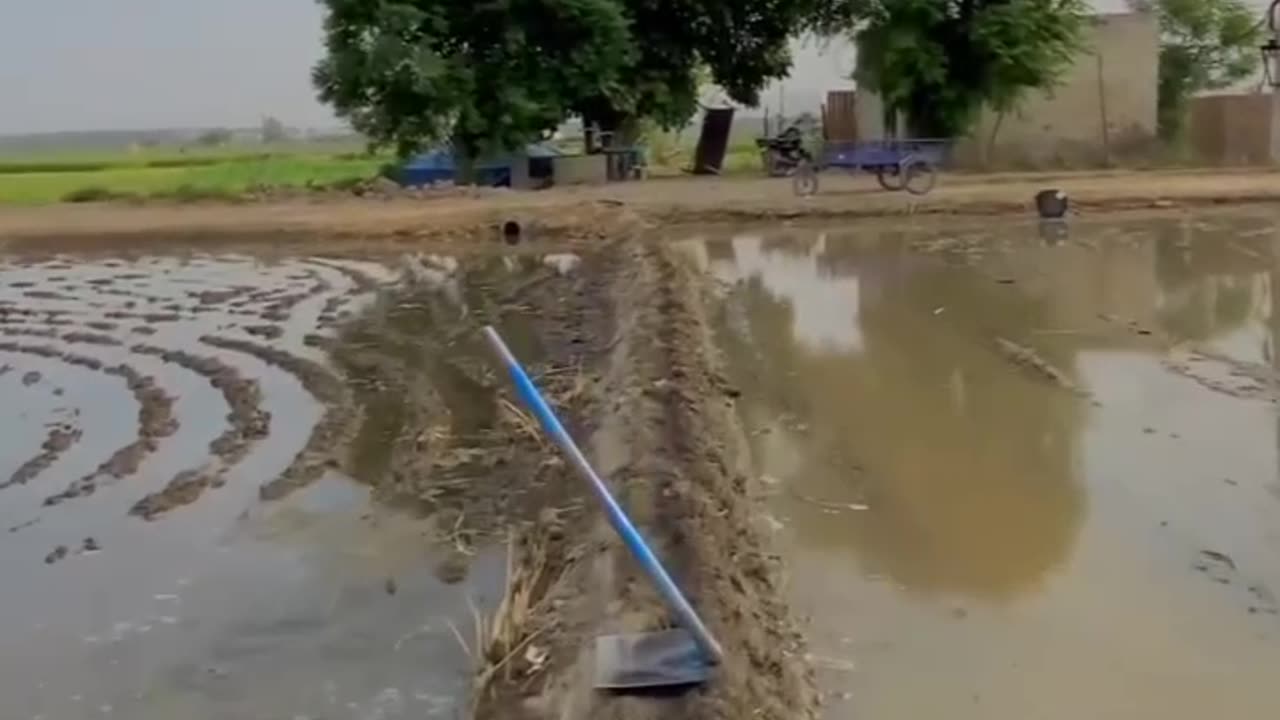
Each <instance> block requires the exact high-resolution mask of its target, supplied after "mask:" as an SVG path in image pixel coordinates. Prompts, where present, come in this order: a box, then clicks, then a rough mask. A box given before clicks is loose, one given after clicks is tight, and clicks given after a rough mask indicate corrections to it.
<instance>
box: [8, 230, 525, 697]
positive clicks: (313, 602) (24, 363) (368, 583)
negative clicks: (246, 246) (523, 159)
mask: <svg viewBox="0 0 1280 720" xmlns="http://www.w3.org/2000/svg"><path fill="white" fill-rule="evenodd" d="M398 275H399V269H398V268H389V267H386V266H383V265H379V264H375V263H362V262H354V261H346V260H335V259H321V258H295V259H288V260H275V261H270V262H267V261H263V260H259V259H256V258H253V257H248V256H239V255H217V256H211V255H198V254H197V255H186V256H143V257H128V258H82V257H70V256H68V257H48V258H35V259H32V258H8V259H2V260H0V343H6V344H5V345H3V346H0V568H2V569H3V571H4V581H3V582H0V697H2V698H4V708H5V709H4V711H3V712H0V715H3V717H5V718H10V717H12V718H16V719H20V720H24V719H26V718H45V719H48V720H52V719H54V718H57V719H59V720H61V719H67V720H76V719H78V718H105V717H127V718H137V719H139V720H146V719H149V718H157V719H158V718H164V719H165V720H168V719H169V718H174V717H183V718H192V719H201V718H209V719H213V718H296V717H311V718H320V717H324V718H359V719H364V718H370V719H371V718H378V719H380V720H390V719H393V718H408V717H414V718H421V717H450V716H453V715H454V714H455V713H456V712H457V710H458V707H459V706H460V704H461V703H463V702H465V700H466V697H465V696H466V691H467V689H468V687H469V683H470V661H469V659H468V658H467V656H466V654H465V653H464V651H463V649H462V648H461V646H460V645H459V643H458V641H457V637H456V635H455V633H454V631H453V630H452V629H451V627H452V626H457V627H460V628H462V631H463V633H464V634H469V630H470V627H471V623H472V618H473V607H480V608H487V607H491V606H492V605H493V604H494V603H495V602H496V599H497V598H496V595H497V594H498V592H499V591H500V590H501V584H502V575H503V572H504V565H505V557H504V556H503V553H502V552H501V551H499V552H496V553H494V552H487V551H484V550H477V551H474V555H473V556H472V557H471V558H470V568H469V573H468V581H467V583H465V584H445V583H444V582H442V581H441V580H439V579H437V577H436V576H435V574H434V573H433V568H434V567H435V565H436V564H437V563H438V561H439V559H440V558H439V555H440V553H439V552H438V551H437V550H435V549H433V544H432V542H431V541H430V538H429V537H428V536H430V535H431V533H432V531H431V529H430V528H429V527H426V526H424V524H423V523H422V522H421V521H420V520H417V519H414V518H411V517H409V516H406V515H403V514H400V513H397V512H393V511H391V510H388V509H386V508H385V507H383V506H381V505H380V504H378V503H375V502H373V501H372V500H371V498H370V497H369V494H368V491H367V489H366V488H365V486H363V485H361V484H358V483H356V482H354V481H353V480H352V479H350V478H348V477H345V476H343V475H341V474H340V473H338V472H336V471H333V470H329V471H327V472H326V473H325V474H324V475H323V477H322V478H321V479H320V480H319V481H318V482H315V483H312V484H310V485H309V486H308V487H305V488H304V489H303V490H301V491H299V492H297V493H294V494H292V495H290V496H289V497H287V498H286V499H284V500H282V501H280V502H275V503H266V504H263V503H260V502H259V501H258V494H259V488H260V487H261V486H262V485H263V484H264V483H266V482H268V481H270V480H272V479H273V478H275V477H277V476H279V475H280V474H281V473H282V472H285V471H286V469H287V468H289V467H291V464H292V463H294V462H295V458H296V457H298V456H299V453H300V452H302V451H303V450H304V449H306V448H307V447H308V445H309V443H310V442H311V435H312V431H313V428H315V427H316V426H317V424H318V423H320V422H321V419H322V418H323V417H325V416H326V413H327V412H328V411H330V410H332V408H330V407H327V406H326V402H325V401H322V400H323V399H322V398H320V397H317V396H316V395H315V394H313V392H312V391H311V389H310V388H309V386H308V384H307V382H306V379H305V378H304V377H302V376H300V375H297V374H295V373H294V370H293V369H291V367H289V366H288V365H285V364H282V363H280V362H278V361H276V360H278V356H268V355H266V354H263V353H261V352H249V351H242V350H240V349H237V348H240V347H244V346H242V345H235V344H234V343H235V342H240V343H244V342H251V343H254V344H255V347H261V348H266V349H268V350H271V351H275V352H280V353H287V355H286V356H285V357H288V358H293V359H296V360H297V361H299V362H312V363H314V364H315V367H318V368H319V370H317V372H321V373H323V372H325V371H330V372H334V373H336V372H337V371H336V369H335V368H334V367H333V365H332V364H331V363H330V362H329V360H328V358H327V356H326V355H325V353H324V352H323V351H322V350H321V349H320V347H321V346H323V345H324V342H325V338H326V337H327V338H329V339H332V338H334V337H335V335H334V328H335V326H336V324H337V323H338V322H339V321H340V320H342V319H343V318H344V317H347V316H349V314H351V313H355V312H358V311H359V310H360V309H361V308H362V307H365V306H366V304H368V303H369V302H371V301H372V300H373V299H374V295H375V292H376V290H378V288H379V287H381V286H383V285H385V284H387V283H389V282H392V281H395V280H396V278H397V277H398ZM422 330H423V331H429V328H422ZM210 336H213V337H214V338H215V339H221V340H227V341H232V344H227V343H218V344H214V343H210V342H207V341H206V340H207V338H209V337H210ZM317 339H319V342H317ZM144 345H145V346H147V347H146V348H144V347H141V346H144ZM148 348H149V349H148ZM166 351H181V352H183V353H186V354H187V355H185V356H183V357H177V356H172V355H171V356H165V355H163V353H165V352H166ZM273 357H275V358H276V360H272V358H273ZM269 360H270V361H271V362H269ZM117 367H125V368H127V370H116V368H117ZM131 378H132V379H131ZM55 435H57V437H55ZM129 448H132V451H133V452H131V453H126V454H125V455H121V452H122V451H123V450H125V449H129ZM126 456H127V457H126ZM113 457H118V458H123V459H122V460H121V461H120V462H119V463H112V464H111V465H110V466H109V467H108V466H107V465H105V464H104V461H106V460H108V459H109V458H113ZM24 469H25V470H24ZM183 473H189V474H194V475H205V476H208V477H213V478H215V479H216V481H214V482H210V483H208V484H207V485H205V486H203V488H202V491H201V492H198V493H196V495H195V496H194V497H184V498H180V499H179V500H177V501H176V502H174V503H173V504H172V505H169V506H165V507H164V508H162V509H161V510H160V511H159V512H157V514H156V515H155V516H154V517H153V519H152V520H151V521H145V520H143V519H141V518H139V517H134V516H131V515H130V511H131V508H135V507H136V504H137V503H138V502H139V501H140V500H142V499H143V498H144V497H148V496H150V495H152V494H155V493H159V492H160V491H162V490H164V489H165V488H166V487H168V486H170V484H171V483H172V482H173V481H174V480H175V478H179V477H182V476H183ZM72 490H74V492H71V491H72ZM175 497H177V495H175Z"/></svg>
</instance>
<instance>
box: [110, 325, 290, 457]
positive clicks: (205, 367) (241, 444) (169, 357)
mask: <svg viewBox="0 0 1280 720" xmlns="http://www.w3.org/2000/svg"><path fill="white" fill-rule="evenodd" d="M130 350H131V351H133V352H135V353H138V354H140V355H150V356H153V357H158V358H160V359H161V360H163V361H164V362H166V363H172V364H174V365H177V366H179V367H182V368H185V369H187V370H190V371H191V372H194V373H196V374H197V375H201V376H203V377H204V378H206V379H207V380H208V381H209V384H210V385H212V386H213V387H214V388H216V389H217V390H218V391H219V392H221V393H222V397H223V398H224V399H225V400H226V401H227V406H228V407H230V408H231V410H230V412H228V413H227V417H226V420H227V423H228V425H229V427H228V428H227V429H226V430H225V431H224V432H223V433H222V434H221V435H219V436H218V437H217V438H215V439H214V440H213V441H212V442H211V443H209V452H210V453H211V454H213V455H214V456H215V457H216V458H218V459H219V460H221V461H223V462H225V463H228V464H234V463H236V462H239V461H240V460H241V459H243V458H244V456H245V455H246V454H248V452H249V448H250V446H251V445H252V443H253V442H255V441H257V440H261V439H263V438H265V437H267V435H268V434H269V432H270V425H271V413H269V412H267V411H265V410H263V409H262V408H261V403H262V392H261V390H260V389H259V387H258V381H257V380H254V379H253V378H246V377H244V376H242V375H241V374H240V372H239V371H238V370H236V369H235V368H234V367H232V366H230V365H227V364H226V363H224V362H222V361H221V360H219V359H217V358H214V357H207V356H203V355H195V354H192V353H189V352H187V351H185V350H170V349H167V348H163V347H158V346H155V345H146V344H138V345H134V346H133V347H131V348H130Z"/></svg>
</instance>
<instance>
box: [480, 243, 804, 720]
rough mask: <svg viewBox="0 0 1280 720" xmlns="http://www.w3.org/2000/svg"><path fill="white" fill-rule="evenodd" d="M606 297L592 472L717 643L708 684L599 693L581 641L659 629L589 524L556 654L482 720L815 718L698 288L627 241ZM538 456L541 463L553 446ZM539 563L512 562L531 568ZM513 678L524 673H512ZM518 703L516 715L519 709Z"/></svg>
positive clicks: (493, 697)
mask: <svg viewBox="0 0 1280 720" xmlns="http://www.w3.org/2000/svg"><path fill="white" fill-rule="evenodd" d="M615 251H616V252H618V253H620V254H621V257H620V258H619V260H618V262H619V267H621V268H624V269H625V271H623V272H619V273H618V274H617V276H616V277H615V281H614V284H613V287H612V289H611V290H609V291H608V293H607V298H604V299H605V300H606V302H607V305H608V306H609V307H612V308H614V313H615V318H614V323H615V327H616V335H614V336H613V337H612V338H611V339H610V340H609V341H608V345H607V346H606V347H605V349H604V357H601V358H598V360H599V361H600V362H602V363H604V365H605V366H606V369H605V374H604V378H603V381H602V382H601V383H600V384H599V385H598V386H597V387H596V388H595V390H594V391H593V395H594V397H595V401H596V402H595V404H594V406H595V407H596V408H597V409H598V415H597V416H596V419H595V421H594V423H593V424H594V425H595V426H596V427H597V428H598V429H597V431H596V433H595V441H594V443H593V446H594V452H591V455H592V456H593V458H592V459H593V461H594V462H596V463H597V465H598V469H599V470H600V471H601V473H602V474H604V475H605V476H606V477H607V478H608V481H609V482H610V484H611V485H612V486H613V487H614V488H615V490H616V491H617V492H618V493H619V494H620V495H621V498H620V499H621V501H622V503H623V504H624V506H626V507H627V509H628V511H629V512H630V513H631V514H632V516H633V518H634V519H635V521H636V522H637V524H639V525H640V526H641V529H642V532H644V533H645V535H646V536H647V537H648V538H650V540H651V541H652V542H653V543H654V544H655V545H657V546H658V549H657V552H658V554H659V555H660V556H661V557H663V558H664V560H665V561H666V562H667V564H668V566H669V568H670V569H671V571H672V573H673V574H674V575H675V576H676V579H677V582H679V583H680V584H681V586H682V587H683V588H685V590H686V592H687V593H688V594H689V595H690V596H691V600H692V601H693V602H694V604H695V606H697V607H698V608H699V611H700V612H701V614H702V615H703V616H704V618H705V619H706V621H707V622H708V624H709V626H710V627H711V629H712V631H713V633H715V634H716V635H717V638H718V639H719V641H720V642H721V644H722V645H723V646H724V649H725V653H726V659H725V663H724V664H723V665H722V666H721V667H719V668H717V670H716V678H715V680H714V681H713V682H711V683H709V684H707V685H706V686H703V687H701V688H697V689H694V690H691V691H689V692H688V693H685V694H683V695H680V696H677V697H669V696H664V697H661V698H653V697H641V696H616V695H607V694H599V693H595V692H593V691H592V690H591V689H590V687H591V680H590V666H591V657H590V652H585V653H584V652H582V648H586V647H589V646H590V638H591V637H592V636H593V635H595V634H599V633H603V632H633V631H644V630H653V629H657V628H662V627H668V626H669V625H670V623H671V621H672V618H669V617H668V616H667V613H666V612H665V610H664V609H663V606H662V605H661V604H660V603H659V602H658V599H657V597H656V596H655V594H654V593H653V592H652V591H651V590H650V589H649V587H648V583H647V581H646V580H645V579H644V578H643V576H642V575H640V574H639V573H638V572H637V570H636V568H635V565H634V561H633V560H632V559H631V557H630V556H629V555H628V554H627V553H626V551H625V550H624V549H623V548H622V547H620V545H619V544H618V542H617V540H616V539H615V538H614V537H613V536H612V534H611V532H610V531H609V530H608V529H607V527H606V526H605V525H604V523H603V520H602V519H598V518H599V515H598V514H595V513H592V514H591V517H592V518H593V519H594V523H595V528H594V529H593V530H592V531H591V532H589V533H588V535H587V539H588V540H589V546H594V547H596V548H600V549H603V550H604V553H603V554H600V553H598V552H597V553H594V554H592V553H588V556H589V557H590V558H591V559H590V560H589V561H584V562H580V563H576V564H574V566H573V567H572V568H571V569H570V570H569V571H567V577H566V579H565V580H564V581H563V582H564V584H565V585H567V586H568V587H569V588H570V592H568V593H565V594H563V595H561V596H560V597H559V599H560V600H561V601H562V603H563V604H562V605H561V606H560V608H559V610H558V611H557V614H558V615H559V618H558V621H557V627H558V632H556V633H554V634H553V635H552V636H551V638H550V639H549V640H546V641H544V642H547V643H548V644H549V645H550V650H549V653H550V656H551V657H552V658H553V661H552V663H551V669H550V670H549V671H548V677H547V678H546V679H545V680H544V681H542V682H540V683H539V684H540V685H541V690H540V691H534V693H535V694H534V695H533V696H531V695H530V691H529V690H527V689H521V688H528V687H529V685H530V683H529V682H527V681H525V680H523V679H517V680H516V681H515V682H513V683H508V682H505V681H499V682H497V683H495V686H494V687H493V688H492V689H491V690H490V692H489V693H487V694H486V695H483V696H481V698H480V706H479V708H478V712H477V714H478V716H480V717H482V718H498V717H502V718H510V717H527V718H535V717H536V718H544V717H562V718H572V719H575V720H576V719H578V718H582V719H585V718H593V719H594V718H622V719H624V720H650V719H652V720H659V719H663V720H673V719H677V718H678V719H680V720H684V719H685V718H689V719H692V718H698V719H700V720H701V719H704V718H707V719H711V720H731V719H732V720H739V719H740V718H769V719H771V720H795V719H797V718H801V719H803V718H812V717H814V716H815V713H816V708H817V692H816V689H815V683H814V678H813V673H812V670H811V668H810V667H809V666H808V663H807V662H806V661H805V643H804V641H803V639H802V637H801V635H800V634H799V632H798V630H797V628H796V627H795V626H794V624H793V623H792V620H791V618H790V616H789V613H788V609H787V607H786V604H785V603H784V601H783V600H782V593H781V590H780V578H779V569H778V567H777V559H776V556H773V555H771V554H770V553H769V552H768V548H767V547H766V544H765V541H764V537H765V534H764V531H763V528H761V527H759V525H758V522H759V521H758V519H757V518H758V517H759V516H760V513H759V512H758V510H759V507H758V504H759V503H760V502H761V496H762V493H763V488H760V487H756V486H755V484H754V481H753V480H750V479H749V478H750V477H754V474H753V473H750V472H749V461H748V460H747V459H746V458H747V455H746V452H745V450H746V449H745V447H744V446H740V444H739V441H738V440H737V438H741V437H743V434H742V432H741V429H740V428H738V427H737V426H736V423H737V420H736V416H735V414H734V412H733V406H732V397H733V396H734V395H735V394H736V391H734V390H733V388H731V387H730V386H729V385H728V383H727V382H726V381H725V380H724V379H723V376H722V374H721V373H720V372H719V370H718V367H719V365H718V359H717V357H716V355H715V351H714V349H713V347H712V344H711V340H710V331H709V328H708V326H707V324H706V322H705V319H704V318H703V316H702V312H703V311H702V304H703V297H702V292H703V291H704V287H703V281H702V279H701V278H700V277H699V276H698V275H697V274H696V273H695V272H694V271H693V270H692V269H691V268H690V267H688V266H687V265H686V264H684V263H682V262H681V258H680V257H679V256H678V255H676V254H675V251H673V250H671V249H669V248H665V247H662V246H656V247H655V246H642V245H639V244H626V245H623V246H622V247H620V248H617V249H616V250H615ZM548 452H550V451H549V450H548ZM536 562H537V559H536V558H535V557H529V556H523V557H520V558H518V560H517V563H516V566H517V567H518V568H519V567H526V566H528V565H529V564H531V563H532V564H535V565H536ZM517 675H518V673H517ZM513 708H518V709H516V710H513Z"/></svg>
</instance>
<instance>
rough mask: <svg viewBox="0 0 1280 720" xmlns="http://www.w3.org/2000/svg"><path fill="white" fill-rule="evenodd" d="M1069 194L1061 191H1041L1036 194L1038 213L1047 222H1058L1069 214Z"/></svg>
mask: <svg viewBox="0 0 1280 720" xmlns="http://www.w3.org/2000/svg"><path fill="white" fill-rule="evenodd" d="M1068 204H1069V203H1068V201H1067V194H1066V193H1064V192H1062V191H1061V190H1041V191H1040V192H1038V193H1036V212H1038V213H1040V217H1042V218H1044V219H1045V220H1057V219H1059V218H1061V217H1062V216H1064V215H1066V214H1067V207H1068Z"/></svg>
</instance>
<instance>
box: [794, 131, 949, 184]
mask: <svg viewBox="0 0 1280 720" xmlns="http://www.w3.org/2000/svg"><path fill="white" fill-rule="evenodd" d="M946 150H947V141H946V140H860V141H857V142H827V143H826V145H825V146H824V147H823V149H822V153H821V158H822V159H821V160H820V161H819V162H818V163H809V162H805V163H801V165H800V166H799V167H797V168H796V172H795V175H793V176H792V181H791V182H792V187H793V188H794V189H795V192H796V194H797V195H812V194H814V193H815V192H817V191H818V173H819V172H821V171H823V170H827V169H830V168H840V169H843V170H846V171H848V172H851V173H852V172H856V171H858V170H865V171H867V172H873V173H875V175H876V180H877V181H879V183H880V187H882V188H884V189H885V190H906V191H907V192H909V193H911V194H912V195H924V194H925V193H927V192H929V191H930V190H932V189H933V186H934V184H935V183H936V182H937V181H938V166H939V165H941V164H942V160H943V156H944V155H945V153H946Z"/></svg>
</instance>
